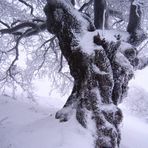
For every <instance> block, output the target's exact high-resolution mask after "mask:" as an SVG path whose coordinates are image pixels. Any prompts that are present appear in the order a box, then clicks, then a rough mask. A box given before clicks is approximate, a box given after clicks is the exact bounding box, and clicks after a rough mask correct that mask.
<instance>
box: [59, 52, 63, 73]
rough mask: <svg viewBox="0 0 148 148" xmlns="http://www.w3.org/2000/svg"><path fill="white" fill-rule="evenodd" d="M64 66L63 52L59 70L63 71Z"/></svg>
mask: <svg viewBox="0 0 148 148" xmlns="http://www.w3.org/2000/svg"><path fill="white" fill-rule="evenodd" d="M62 68H63V55H62V53H61V58H60V68H59V72H61V71H62Z"/></svg>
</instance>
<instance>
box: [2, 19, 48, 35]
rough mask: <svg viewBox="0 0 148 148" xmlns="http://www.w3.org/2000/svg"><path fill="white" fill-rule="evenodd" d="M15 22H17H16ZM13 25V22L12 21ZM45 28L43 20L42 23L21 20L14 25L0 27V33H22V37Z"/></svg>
mask: <svg viewBox="0 0 148 148" xmlns="http://www.w3.org/2000/svg"><path fill="white" fill-rule="evenodd" d="M16 23H17V22H16ZM13 25H14V23H13ZM24 28H29V29H27V30H26V31H25V32H18V31H19V30H20V29H24ZM45 29H46V22H45V21H43V22H42V23H35V22H22V23H20V24H18V25H16V26H14V27H11V28H7V29H1V30H0V33H1V34H13V35H22V34H25V36H23V37H28V36H31V35H35V34H37V33H39V32H41V31H43V30H45Z"/></svg>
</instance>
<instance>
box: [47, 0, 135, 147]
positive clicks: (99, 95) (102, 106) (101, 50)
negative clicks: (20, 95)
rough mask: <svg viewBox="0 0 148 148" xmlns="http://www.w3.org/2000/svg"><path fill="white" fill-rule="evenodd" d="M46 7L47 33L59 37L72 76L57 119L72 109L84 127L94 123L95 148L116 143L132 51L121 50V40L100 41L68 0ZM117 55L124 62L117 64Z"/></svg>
mask: <svg viewBox="0 0 148 148" xmlns="http://www.w3.org/2000/svg"><path fill="white" fill-rule="evenodd" d="M44 11H45V14H46V16H47V28H48V31H49V32H50V33H53V34H55V35H56V36H57V38H58V40H59V45H60V48H61V51H62V54H63V55H64V57H65V58H66V60H67V62H68V64H69V68H70V73H71V75H72V76H73V78H74V86H73V90H72V93H71V95H70V96H69V98H68V100H67V102H66V104H65V105H64V107H63V109H61V110H60V111H58V112H57V114H56V118H57V119H59V120H60V121H67V120H68V119H69V118H70V116H71V112H72V111H76V118H77V120H78V121H79V123H80V124H81V125H82V126H83V127H85V128H89V122H93V123H94V124H95V129H94V131H95V133H93V134H94V135H95V148H115V147H119V144H120V130H119V124H120V122H121V120H122V112H121V110H120V109H119V108H118V107H117V104H118V103H119V102H121V100H122V98H123V97H124V94H125V93H126V91H127V84H128V81H129V80H130V79H131V77H132V75H133V73H132V70H131V65H132V64H133V63H134V62H133V61H134V60H135V57H136V54H135V53H136V51H135V49H133V48H132V47H130V50H131V52H130V53H128V52H127V50H124V51H123V50H122V51H120V44H121V42H120V41H117V42H111V43H109V42H107V41H105V40H104V39H101V37H100V36H99V33H98V32H97V31H95V27H94V26H93V25H92V23H91V21H90V20H89V19H88V17H86V16H85V15H84V14H82V13H80V12H78V11H77V10H75V9H74V7H73V5H72V4H71V3H70V2H69V1H68V0H67V1H64V2H62V1H60V0H50V1H49V2H48V3H47V5H46V7H45V9H44ZM85 41H86V42H85ZM87 41H88V42H89V44H87ZM84 44H87V46H84ZM120 58H123V59H124V62H125V63H126V64H123V63H122V64H121V63H120Z"/></svg>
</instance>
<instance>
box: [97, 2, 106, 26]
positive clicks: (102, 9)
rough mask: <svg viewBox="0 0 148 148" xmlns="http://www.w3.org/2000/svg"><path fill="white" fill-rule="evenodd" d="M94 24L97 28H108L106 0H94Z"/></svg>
mask: <svg viewBox="0 0 148 148" xmlns="http://www.w3.org/2000/svg"><path fill="white" fill-rule="evenodd" d="M94 24H95V27H96V28H97V29H103V28H108V8H107V3H106V0H94Z"/></svg>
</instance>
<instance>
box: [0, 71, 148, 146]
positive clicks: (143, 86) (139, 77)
mask: <svg viewBox="0 0 148 148" xmlns="http://www.w3.org/2000/svg"><path fill="white" fill-rule="evenodd" d="M147 75H148V68H145V69H144V70H142V71H137V72H136V74H135V78H134V79H133V80H132V81H131V82H130V84H129V87H130V89H129V95H128V97H127V98H126V99H125V102H123V104H121V105H120V107H121V109H122V110H123V114H124V120H123V123H122V124H121V132H122V140H121V146H120V148H148V120H147V119H148V118H146V117H148V110H146V108H148V97H147V96H148V77H147ZM44 85H45V84H44ZM134 100H135V101H134ZM140 100H141V101H142V102H143V103H142V104H140V102H141V101H140ZM65 101H66V99H65V98H64V99H62V98H60V97H59V96H57V95H56V94H53V96H50V97H45V96H44V97H43V96H42V97H36V103H34V102H32V101H31V100H29V99H27V98H25V99H23V98H21V97H18V98H17V99H12V98H11V97H8V96H0V148H93V146H94V143H93V137H92V133H93V128H94V126H93V125H91V124H90V125H89V126H91V127H92V130H91V131H88V130H87V129H85V128H83V127H82V126H81V125H80V124H79V123H78V122H77V121H76V119H75V118H74V115H73V116H72V118H71V119H70V120H69V121H68V122H62V123H60V122H59V120H56V119H55V117H54V116H55V113H56V112H57V111H58V110H59V109H61V107H62V106H63V104H64V102H65ZM137 102H138V103H139V106H137V109H136V108H134V110H133V108H132V107H133V106H136V103H137ZM139 108H140V110H138V109H139ZM138 113H139V114H138ZM137 114H138V115H137ZM143 114H144V116H143Z"/></svg>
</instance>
